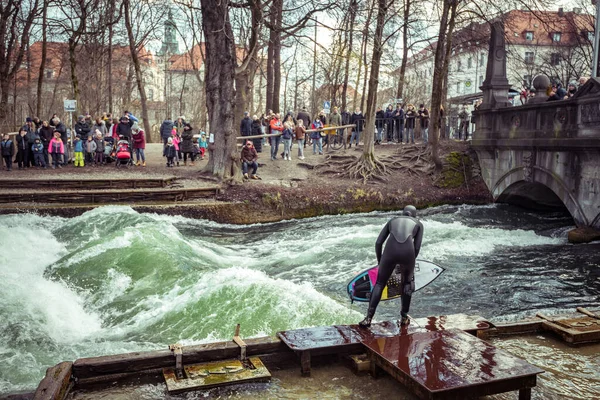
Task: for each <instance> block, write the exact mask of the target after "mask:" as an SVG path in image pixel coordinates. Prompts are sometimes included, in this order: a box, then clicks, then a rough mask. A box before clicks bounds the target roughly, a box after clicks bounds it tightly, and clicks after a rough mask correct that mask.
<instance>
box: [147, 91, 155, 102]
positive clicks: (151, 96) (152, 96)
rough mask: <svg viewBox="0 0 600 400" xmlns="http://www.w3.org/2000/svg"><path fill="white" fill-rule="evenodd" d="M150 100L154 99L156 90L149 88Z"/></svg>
mask: <svg viewBox="0 0 600 400" xmlns="http://www.w3.org/2000/svg"><path fill="white" fill-rule="evenodd" d="M148 100H150V101H154V90H152V89H150V90H148Z"/></svg>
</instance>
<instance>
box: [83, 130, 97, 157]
mask: <svg viewBox="0 0 600 400" xmlns="http://www.w3.org/2000/svg"><path fill="white" fill-rule="evenodd" d="M84 147H85V162H87V163H93V162H94V157H95V156H96V143H94V139H93V137H92V136H88V137H87V141H86V142H85V146H84Z"/></svg>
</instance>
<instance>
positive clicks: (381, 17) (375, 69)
mask: <svg viewBox="0 0 600 400" xmlns="http://www.w3.org/2000/svg"><path fill="white" fill-rule="evenodd" d="M378 3H379V9H378V10H377V26H376V28H375V37H374V43H373V57H372V58H371V74H370V76H369V94H368V97H367V111H366V113H365V117H366V121H365V125H366V127H365V131H364V139H363V140H364V144H365V146H364V149H363V155H362V158H363V160H364V161H365V162H369V163H373V167H375V165H374V162H375V147H374V142H375V141H374V139H375V111H376V108H377V88H378V86H379V66H380V63H381V55H382V53H383V44H382V40H383V27H384V25H385V16H386V14H387V9H388V7H390V6H391V5H392V3H393V1H391V2H390V3H387V0H379V1H378Z"/></svg>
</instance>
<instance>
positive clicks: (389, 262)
mask: <svg viewBox="0 0 600 400" xmlns="http://www.w3.org/2000/svg"><path fill="white" fill-rule="evenodd" d="M390 235H391V236H390ZM388 236H390V237H389V239H388V241H387V243H386V244H385V249H384V250H383V254H382V252H381V248H382V247H383V242H385V240H386V239H387V238H388ZM422 240H423V224H421V222H419V220H417V219H416V218H413V217H409V216H401V217H396V218H393V219H391V220H390V221H389V222H388V223H387V224H385V226H384V227H383V229H382V230H381V233H380V234H379V237H378V238H377V242H376V243H375V252H376V254H377V260H378V262H379V272H378V274H377V282H376V283H375V287H374V288H373V292H372V293H371V299H370V301H369V310H368V312H367V317H368V318H373V315H375V310H376V309H377V305H378V304H379V301H380V300H381V294H382V292H383V288H384V287H385V285H386V284H387V281H388V279H389V278H390V276H391V275H392V272H394V268H396V266H398V268H399V269H400V271H401V273H402V285H403V291H402V293H403V294H402V297H401V299H402V316H403V317H406V316H407V315H408V309H409V307H410V300H411V295H412V292H413V291H414V290H415V260H416V258H417V256H418V255H419V250H420V249H421V241H422Z"/></svg>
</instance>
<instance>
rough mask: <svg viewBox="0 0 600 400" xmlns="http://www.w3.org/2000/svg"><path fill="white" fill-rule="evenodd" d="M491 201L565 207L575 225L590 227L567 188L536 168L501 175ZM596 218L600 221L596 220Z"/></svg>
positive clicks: (561, 182) (559, 181)
mask: <svg viewBox="0 0 600 400" xmlns="http://www.w3.org/2000/svg"><path fill="white" fill-rule="evenodd" d="M492 195H493V197H494V200H495V201H496V202H499V203H512V204H517V205H522V206H526V207H527V206H530V207H533V206H534V205H535V208H538V209H539V208H546V209H551V208H558V207H561V205H562V206H563V207H565V208H566V209H567V210H568V211H569V213H570V214H571V216H572V217H573V220H575V223H576V224H577V226H589V225H590V221H589V220H588V218H587V217H586V215H585V213H584V212H583V210H582V208H581V206H580V205H579V203H578V202H577V199H576V198H575V196H574V195H573V193H572V191H571V189H570V188H569V186H568V185H567V184H566V183H565V182H564V181H563V180H562V179H560V178H559V177H557V176H556V175H555V174H553V173H552V172H550V171H548V170H546V169H544V168H542V167H539V166H532V167H525V166H519V167H515V168H513V169H511V170H509V171H507V172H506V173H505V174H503V175H502V176H501V177H500V178H499V179H498V180H497V181H496V183H495V184H494V186H493V188H492ZM596 218H600V216H599V217H596Z"/></svg>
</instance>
